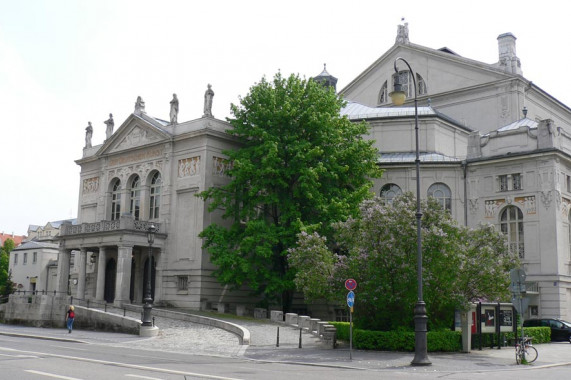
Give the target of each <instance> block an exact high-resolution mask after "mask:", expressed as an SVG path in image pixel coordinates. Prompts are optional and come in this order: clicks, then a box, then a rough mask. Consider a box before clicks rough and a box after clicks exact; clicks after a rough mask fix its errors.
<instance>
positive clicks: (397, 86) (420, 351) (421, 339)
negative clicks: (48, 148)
mask: <svg viewBox="0 0 571 380" xmlns="http://www.w3.org/2000/svg"><path fill="white" fill-rule="evenodd" d="M398 61H403V62H404V63H405V64H406V65H407V66H408V69H409V73H410V77H411V78H412V83H413V85H414V134H415V140H416V159H415V161H414V162H415V165H416V261H417V263H416V271H417V272H416V273H417V282H418V299H417V302H416V304H415V305H414V335H415V339H414V359H412V362H411V364H412V365H417V366H422V365H431V364H432V363H431V362H430V359H428V354H427V338H426V333H427V322H428V317H427V315H426V304H425V303H424V299H423V295H422V235H421V227H422V224H421V218H422V212H421V211H420V155H419V153H418V102H417V96H416V94H417V88H416V78H415V77H414V72H413V71H412V68H411V67H410V65H409V64H408V62H407V61H406V60H405V59H404V58H401V57H397V59H395V63H394V66H395V72H396V76H395V83H394V91H393V92H391V93H390V96H391V99H392V101H393V103H394V104H395V105H397V106H400V105H402V104H403V103H404V101H405V99H406V93H405V92H404V91H403V90H402V84H401V83H400V75H399V71H398V69H397V62H398Z"/></svg>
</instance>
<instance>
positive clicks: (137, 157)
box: [109, 146, 164, 166]
mask: <svg viewBox="0 0 571 380" xmlns="http://www.w3.org/2000/svg"><path fill="white" fill-rule="evenodd" d="M163 152H164V148H163V147H162V146H161V147H156V148H149V149H145V150H141V151H139V152H135V153H130V154H124V155H120V156H117V157H111V158H110V159H109V166H119V165H126V164H130V163H133V162H140V161H147V160H149V159H153V158H159V157H162V156H163Z"/></svg>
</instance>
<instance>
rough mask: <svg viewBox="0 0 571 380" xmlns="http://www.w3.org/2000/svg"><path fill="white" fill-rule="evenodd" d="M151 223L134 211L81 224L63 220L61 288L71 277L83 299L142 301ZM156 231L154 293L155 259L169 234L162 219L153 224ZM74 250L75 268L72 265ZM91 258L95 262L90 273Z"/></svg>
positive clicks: (66, 287) (64, 288)
mask: <svg viewBox="0 0 571 380" xmlns="http://www.w3.org/2000/svg"><path fill="white" fill-rule="evenodd" d="M149 224H150V223H149V222H143V221H135V220H134V219H133V218H132V217H130V216H124V217H121V218H120V220H119V221H102V222H98V223H83V224H79V225H71V224H67V225H62V228H61V233H60V236H59V241H60V249H59V260H58V281H57V284H58V288H57V291H58V292H60V293H62V292H63V293H67V292H70V291H71V290H72V288H73V286H72V285H71V284H69V278H70V277H71V275H72V274H73V276H74V277H75V276H76V277H77V278H76V279H77V283H75V279H74V285H77V286H76V287H75V288H74V290H75V291H74V292H73V293H74V294H72V295H73V296H74V297H77V298H78V299H82V300H89V299H94V300H97V301H102V302H103V301H105V302H109V303H113V304H115V305H116V306H121V305H123V304H125V303H133V302H135V303H141V302H142V299H143V298H144V289H145V288H144V284H145V281H146V277H145V273H146V271H145V269H146V267H145V266H146V265H148V264H147V263H148V252H149V247H148V243H147V236H146V230H147V226H148V225H149ZM153 224H154V225H155V226H157V228H158V231H157V234H156V240H155V243H154V244H153V251H152V258H153V260H152V264H151V265H152V266H153V267H152V269H153V270H152V274H153V275H152V276H153V277H152V278H151V283H152V284H153V286H152V291H151V294H152V296H153V298H154V299H160V296H159V294H158V292H155V287H154V284H155V283H159V282H157V281H156V278H155V272H156V271H155V263H157V262H158V261H159V258H160V256H161V254H162V253H163V250H164V241H165V238H166V235H165V234H161V232H160V228H161V226H160V224H158V223H153ZM72 251H74V252H75V253H74V261H75V262H74V268H75V271H73V270H72V268H70V266H71V256H72ZM88 262H89V263H90V264H92V265H95V267H94V268H93V270H92V271H91V272H90V273H88V272H87V267H88Z"/></svg>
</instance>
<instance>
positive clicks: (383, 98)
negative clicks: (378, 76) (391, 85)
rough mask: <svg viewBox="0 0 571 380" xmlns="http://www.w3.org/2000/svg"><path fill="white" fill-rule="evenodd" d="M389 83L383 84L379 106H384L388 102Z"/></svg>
mask: <svg viewBox="0 0 571 380" xmlns="http://www.w3.org/2000/svg"><path fill="white" fill-rule="evenodd" d="M387 96H388V94H387V81H385V83H383V87H381V91H380V92H379V104H384V103H386V102H387V101H388V98H387Z"/></svg>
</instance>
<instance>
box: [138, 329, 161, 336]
mask: <svg viewBox="0 0 571 380" xmlns="http://www.w3.org/2000/svg"><path fill="white" fill-rule="evenodd" d="M157 335H159V328H158V327H157V326H141V327H139V336H140V337H143V338H151V337H154V336H157Z"/></svg>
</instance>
